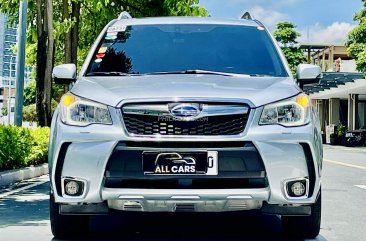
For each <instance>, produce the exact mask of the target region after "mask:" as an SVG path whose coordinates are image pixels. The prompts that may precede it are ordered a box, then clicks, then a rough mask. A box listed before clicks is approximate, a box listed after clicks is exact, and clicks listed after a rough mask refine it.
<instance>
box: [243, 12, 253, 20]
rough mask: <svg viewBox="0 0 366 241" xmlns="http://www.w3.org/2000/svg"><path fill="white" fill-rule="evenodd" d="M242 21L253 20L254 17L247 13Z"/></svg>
mask: <svg viewBox="0 0 366 241" xmlns="http://www.w3.org/2000/svg"><path fill="white" fill-rule="evenodd" d="M241 19H246V20H253V18H252V16H251V15H250V13H249V12H245V13H244V14H243V16H241Z"/></svg>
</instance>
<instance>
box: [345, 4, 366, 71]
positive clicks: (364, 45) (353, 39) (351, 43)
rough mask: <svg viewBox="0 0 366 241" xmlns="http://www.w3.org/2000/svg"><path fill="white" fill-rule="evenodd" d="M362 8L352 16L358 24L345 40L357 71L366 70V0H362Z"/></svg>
mask: <svg viewBox="0 0 366 241" xmlns="http://www.w3.org/2000/svg"><path fill="white" fill-rule="evenodd" d="M362 2H363V5H364V8H363V9H362V10H361V11H360V12H358V13H356V14H355V15H354V16H353V20H355V21H356V22H358V25H357V26H356V27H355V28H354V29H353V30H351V31H350V32H349V34H348V39H347V42H346V45H347V51H348V54H349V56H350V57H352V58H354V59H355V60H356V67H357V70H358V71H361V72H366V38H365V36H366V0H362Z"/></svg>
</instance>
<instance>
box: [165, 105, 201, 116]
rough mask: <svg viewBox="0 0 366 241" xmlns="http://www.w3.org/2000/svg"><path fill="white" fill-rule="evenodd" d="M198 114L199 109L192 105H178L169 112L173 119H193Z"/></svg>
mask: <svg viewBox="0 0 366 241" xmlns="http://www.w3.org/2000/svg"><path fill="white" fill-rule="evenodd" d="M200 112H201V111H200V109H199V107H198V106H196V105H194V104H180V105H176V106H174V107H173V108H172V109H171V110H170V114H171V115H172V116H174V117H195V116H198V115H199V114H200Z"/></svg>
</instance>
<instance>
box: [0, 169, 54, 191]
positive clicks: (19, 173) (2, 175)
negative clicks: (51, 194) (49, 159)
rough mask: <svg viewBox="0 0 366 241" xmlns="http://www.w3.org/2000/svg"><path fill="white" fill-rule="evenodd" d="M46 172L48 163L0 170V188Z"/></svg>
mask: <svg viewBox="0 0 366 241" xmlns="http://www.w3.org/2000/svg"><path fill="white" fill-rule="evenodd" d="M46 174H48V164H42V165H38V166H35V167H26V168H22V169H16V170H11V171H4V172H0V188H1V187H4V186H8V185H9V184H12V183H15V182H20V181H23V180H27V179H31V178H35V177H39V176H42V175H46Z"/></svg>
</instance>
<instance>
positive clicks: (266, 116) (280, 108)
mask: <svg viewBox="0 0 366 241" xmlns="http://www.w3.org/2000/svg"><path fill="white" fill-rule="evenodd" d="M309 118H310V99H309V97H308V96H307V95H305V94H300V95H298V96H296V97H293V98H290V99H287V100H283V101H280V102H277V103H273V104H269V105H266V106H264V109H263V112H262V116H261V118H260V120H259V124H260V125H273V124H279V125H283V126H301V125H306V124H308V123H309Z"/></svg>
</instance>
